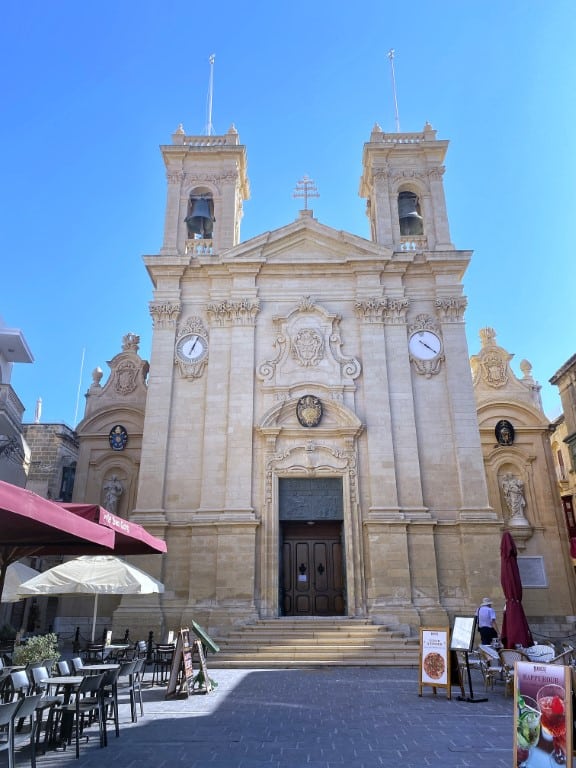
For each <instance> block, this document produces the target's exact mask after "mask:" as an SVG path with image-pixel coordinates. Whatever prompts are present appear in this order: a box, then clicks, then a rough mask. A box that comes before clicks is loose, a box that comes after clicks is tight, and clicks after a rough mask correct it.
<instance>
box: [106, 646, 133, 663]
mask: <svg viewBox="0 0 576 768" xmlns="http://www.w3.org/2000/svg"><path fill="white" fill-rule="evenodd" d="M131 647H132V646H131V645H130V644H129V643H126V644H124V643H116V644H114V645H105V646H104V650H103V651H102V655H103V657H104V659H107V658H108V656H110V655H111V654H112V655H115V654H117V653H121V652H122V651H127V650H128V649H129V648H131Z"/></svg>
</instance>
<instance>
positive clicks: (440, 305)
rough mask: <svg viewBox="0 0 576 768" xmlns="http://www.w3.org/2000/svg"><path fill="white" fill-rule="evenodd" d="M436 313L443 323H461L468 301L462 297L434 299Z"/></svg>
mask: <svg viewBox="0 0 576 768" xmlns="http://www.w3.org/2000/svg"><path fill="white" fill-rule="evenodd" d="M434 305H435V307H436V312H437V314H438V316H439V318H440V320H441V321H442V322H443V323H461V322H462V321H463V319H464V311H465V310H466V306H467V305H468V301H467V300H466V299H465V298H464V297H463V296H447V297H445V298H442V299H435V301H434Z"/></svg>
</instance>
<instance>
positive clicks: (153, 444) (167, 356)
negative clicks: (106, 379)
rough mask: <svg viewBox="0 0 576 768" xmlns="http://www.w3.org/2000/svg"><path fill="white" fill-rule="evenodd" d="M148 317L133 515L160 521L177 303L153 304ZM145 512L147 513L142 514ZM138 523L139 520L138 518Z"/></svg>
mask: <svg viewBox="0 0 576 768" xmlns="http://www.w3.org/2000/svg"><path fill="white" fill-rule="evenodd" d="M150 314H151V315H152V321H153V324H154V334H153V337H152V354H151V360H152V364H151V368H150V377H149V380H148V402H153V403H154V404H155V407H154V409H146V416H145V419H144V438H143V441H142V457H141V465H140V476H139V486H138V501H137V505H136V510H135V513H136V514H137V515H143V514H145V513H146V514H147V516H150V513H152V512H156V513H157V515H158V516H159V517H160V518H162V519H163V518H164V483H165V478H166V472H165V470H166V462H167V454H168V436H169V432H170V412H171V405H172V382H173V379H174V370H175V366H174V341H175V338H176V323H177V320H178V317H179V315H180V302H179V301H175V300H172V301H153V302H151V304H150ZM146 511H148V512H146ZM140 519H141V518H140Z"/></svg>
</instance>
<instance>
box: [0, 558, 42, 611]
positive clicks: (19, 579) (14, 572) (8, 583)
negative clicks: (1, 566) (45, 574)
mask: <svg viewBox="0 0 576 768" xmlns="http://www.w3.org/2000/svg"><path fill="white" fill-rule="evenodd" d="M38 573H39V572H38V571H35V570H34V568H30V566H28V565H24V563H20V562H16V563H12V564H11V565H9V566H8V568H7V569H6V578H5V581H4V589H3V590H2V598H1V602H3V603H17V602H18V600H24V598H25V597H28V595H20V594H19V590H20V587H21V586H22V584H23V583H24V582H25V581H29V579H33V578H34V577H35V576H38Z"/></svg>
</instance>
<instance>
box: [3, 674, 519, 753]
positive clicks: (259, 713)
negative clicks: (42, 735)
mask: <svg viewBox="0 0 576 768" xmlns="http://www.w3.org/2000/svg"><path fill="white" fill-rule="evenodd" d="M210 677H211V678H212V679H213V680H215V681H216V682H217V683H218V686H217V688H216V689H215V690H214V691H213V692H212V693H209V694H204V695H198V694H196V695H193V696H190V697H189V698H187V699H173V700H166V699H165V696H164V694H165V689H163V688H159V687H156V688H150V687H148V688H145V689H144V710H145V714H144V717H142V718H139V720H138V723H131V722H130V713H129V708H128V705H127V704H126V703H122V704H121V707H120V720H121V731H120V737H119V738H116V736H115V735H114V732H113V727H112V728H109V739H108V741H109V745H108V747H107V748H106V749H100V748H99V746H98V740H97V736H96V733H95V730H94V729H93V728H91V729H89V730H88V733H89V734H90V736H89V739H88V742H87V743H85V742H83V743H82V744H81V754H80V759H79V760H76V759H75V755H74V746H73V745H72V746H71V747H68V749H67V750H66V751H62V750H58V751H49V752H47V753H46V754H45V755H40V756H39V757H38V763H37V764H38V768H73V767H77V768H102V766H107V765H110V766H115V768H116V767H120V768H174V767H175V766H178V765H180V764H181V765H183V766H186V768H343V767H344V766H346V768H351V767H352V768H380V767H381V766H390V768H396V766H401V768H425V767H426V766H439V767H440V766H442V767H443V768H473V767H479V768H481V767H482V766H490V768H512V765H513V760H512V742H513V739H512V736H513V733H512V728H513V725H512V723H513V711H512V698H511V697H508V698H505V697H504V692H503V688H502V687H501V686H497V687H496V690H495V691H494V692H488V693H487V694H486V693H485V692H484V688H483V684H482V681H481V679H477V680H475V679H474V678H473V685H474V686H475V687H474V696H475V698H481V697H487V698H488V701H485V702H475V703H470V702H467V701H458V700H457V696H458V695H459V694H460V690H459V689H458V688H456V687H454V688H453V689H452V694H453V698H452V700H448V698H447V696H446V692H445V690H443V689H438V693H437V695H436V696H434V695H433V692H432V689H431V688H428V687H425V688H424V692H423V696H422V697H419V696H418V670H416V669H401V668H397V667H325V668H314V669H287V670H231V669H225V670H224V669H223V670H218V669H210ZM110 725H111V726H112V724H110ZM6 764H7V761H6V753H5V752H4V753H0V766H3V765H6ZM29 764H30V762H29V755H28V752H27V749H26V748H23V749H21V750H19V752H18V756H17V766H18V765H29Z"/></svg>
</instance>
